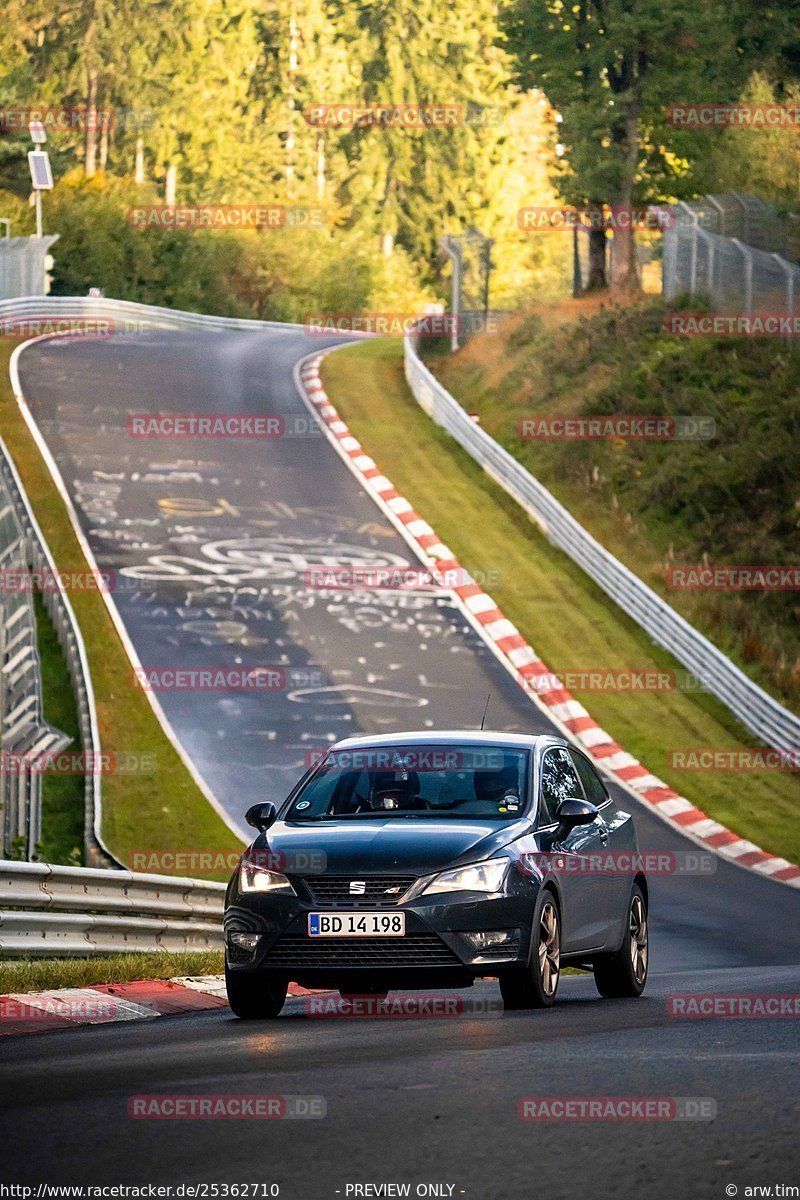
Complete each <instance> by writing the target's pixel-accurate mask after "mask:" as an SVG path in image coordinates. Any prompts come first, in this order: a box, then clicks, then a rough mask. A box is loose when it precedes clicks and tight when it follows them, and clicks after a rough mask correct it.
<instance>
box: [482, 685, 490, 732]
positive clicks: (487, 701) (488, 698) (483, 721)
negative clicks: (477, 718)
mask: <svg viewBox="0 0 800 1200" xmlns="http://www.w3.org/2000/svg"><path fill="white" fill-rule="evenodd" d="M491 698H492V693H491V692H489V695H488V696H487V697H486V708H484V710H483V716H482V717H481V729H483V726H484V723H485V721H486V714H487V712H488V711H489V701H490V700H491Z"/></svg>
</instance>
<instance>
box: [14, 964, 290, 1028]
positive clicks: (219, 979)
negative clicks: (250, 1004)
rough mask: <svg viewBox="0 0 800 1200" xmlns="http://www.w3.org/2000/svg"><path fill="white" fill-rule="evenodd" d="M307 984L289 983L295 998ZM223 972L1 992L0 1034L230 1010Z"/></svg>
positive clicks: (150, 1019)
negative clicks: (211, 1010)
mask: <svg viewBox="0 0 800 1200" xmlns="http://www.w3.org/2000/svg"><path fill="white" fill-rule="evenodd" d="M309 994H310V993H309V989H308V988H302V987H300V986H299V984H295V983H290V984H289V995H290V996H306V995H309ZM227 1006H228V1000H227V996H226V995H225V977H224V976H223V975H195V976H182V977H179V978H177V979H140V980H137V981H135V982H133V983H106V984H99V983H98V984H94V985H93V986H92V987H86V988H58V989H56V990H54V991H48V992H15V993H12V994H10V995H7V996H0V1037H2V1036H4V1035H7V1034H14V1033H45V1032H47V1031H48V1030H53V1029H74V1028H76V1027H78V1026H81V1025H109V1024H111V1023H113V1022H116V1021H152V1020H154V1019H155V1018H156V1017H172V1016H176V1015H178V1014H179V1013H189V1012H201V1011H202V1010H203V1009H209V1008H227Z"/></svg>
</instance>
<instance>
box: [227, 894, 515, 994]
mask: <svg viewBox="0 0 800 1200" xmlns="http://www.w3.org/2000/svg"><path fill="white" fill-rule="evenodd" d="M534 905H535V895H530V894H527V892H522V891H521V890H515V891H514V892H513V893H511V894H489V895H485V894H479V893H464V892H461V893H450V894H447V895H437V896H436V897H435V899H434V898H430V899H427V900H426V899H425V898H424V897H422V896H418V897H417V898H416V899H413V900H411V901H409V902H407V903H405V904H398V905H393V906H391V907H390V908H385V907H382V908H381V909H380V911H382V912H403V913H404V914H405V918H406V932H405V936H404V937H354V938H347V937H342V938H321V937H313V938H312V937H309V935H308V915H309V913H311V912H349V911H371V910H366V909H365V906H364V905H359V906H355V905H353V906H351V907H347V906H346V905H343V904H340V905H337V906H327V905H320V904H318V903H316V904H315V903H311V902H309V901H306V900H305V899H304V898H301V897H295V896H269V897H266V896H258V895H249V894H244V895H243V894H241V893H237V894H236V896H235V897H234V898H232V903H230V904H229V906H228V908H227V909H226V912H225V921H224V927H225V934H226V959H227V962H228V966H229V967H230V968H231V969H232V970H243V971H264V972H270V973H274V974H276V975H280V976H282V977H283V978H285V979H288V980H291V981H292V982H295V983H299V984H301V986H310V987H320V986H321V987H336V986H339V985H340V984H344V985H347V984H348V983H351V984H352V982H353V981H356V980H358V981H364V980H366V981H369V980H375V981H377V980H380V981H382V982H383V983H385V984H386V986H389V987H390V986H392V985H394V986H411V985H412V984H417V985H422V986H436V985H437V984H439V985H441V986H448V985H453V984H455V983H460V984H461V985H462V986H463V985H464V984H468V983H471V982H472V980H473V979H475V978H477V977H480V976H482V975H496V974H497V972H498V970H501V969H504V968H506V969H507V968H509V967H515V966H516V967H519V966H523V965H524V964H526V963H527V961H528V956H529V951H530V937H531V923H532V919H533V909H534ZM376 907H377V906H376ZM499 930H507V931H509V932H510V933H511V934H512V937H511V939H510V945H507V946H506V947H504V948H503V949H502V950H497V949H486V948H484V949H480V948H478V947H476V946H475V944H474V943H473V942H472V941H471V940H470V938H469V937H468V936H467V935H468V934H470V933H477V932H490V931H499ZM234 932H237V933H253V934H258V941H257V944H256V946H255V948H254V949H253V950H252V951H251V950H244V949H242V948H241V947H238V946H236V945H234V944H233V943H232V941H231V938H230V935H231V934H232V933H234Z"/></svg>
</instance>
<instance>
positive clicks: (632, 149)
mask: <svg viewBox="0 0 800 1200" xmlns="http://www.w3.org/2000/svg"><path fill="white" fill-rule="evenodd" d="M785 7H786V8H793V9H795V10H796V5H795V3H794V0H792V2H791V4H788V5H786V6H785ZM772 15H775V20H774V22H773V27H772V30H771V32H766V33H765V32H764V30H763V28H761V27H762V26H764V25H765V24H767V23H768V22H767V20H766V16H767V14H766V13H765V12H764V11H763V10H762V11H761V12H759V14H758V19H759V23H760V24H759V27H758V28H757V27H756V24H755V23H754V20H753V14H751V13H750V12H748V9H747V5H746V3H745V2H744V0H725V2H722V0H691V2H690V0H670V3H668V4H665V3H664V2H663V0H575V2H574V3H568V2H565V0H516V3H515V4H514V5H513V7H512V8H511V10H510V11H509V13H508V16H507V20H506V31H507V35H508V39H509V46H510V48H511V50H512V52H513V54H514V56H515V60H516V75H517V79H518V81H519V82H520V84H521V85H522V86H523V87H530V86H534V85H535V86H538V87H541V88H542V89H543V91H544V92H545V93H546V95H547V96H548V98H549V100H550V101H551V103H552V104H553V105H554V106H555V107H556V108H557V109H558V110H559V112H560V114H561V116H562V125H561V141H562V143H563V145H564V160H563V162H564V166H563V170H562V172H561V174H560V178H559V187H560V190H561V192H562V195H563V196H564V198H565V199H566V200H567V201H568V202H570V203H573V204H576V205H579V206H585V205H592V206H594V205H598V204H599V203H601V202H603V201H604V202H605V203H606V204H608V205H610V206H611V208H612V211H613V209H614V208H619V209H622V210H626V211H630V210H631V208H632V207H633V206H634V205H640V204H644V203H649V202H653V201H659V200H663V199H664V198H667V197H670V196H673V195H675V194H676V192H678V193H679V192H680V188H681V177H682V176H685V175H687V173H688V168H689V161H688V159H687V158H686V156H685V155H682V154H681V153H680V150H681V148H684V149H685V148H686V147H690V148H691V149H692V150H693V151H694V152H702V150H701V144H700V142H699V141H698V139H697V136H694V138H692V135H686V134H682V133H680V132H679V131H676V130H673V129H671V127H670V126H669V125H668V124H667V121H666V115H665V114H666V111H667V108H668V106H669V105H671V104H676V103H681V102H692V101H703V102H706V101H725V100H729V99H731V98H733V97H735V96H736V95H737V94H738V91H739V90H740V88H741V86H742V84H743V82H744V74H745V71H747V70H749V69H752V67H753V65H755V64H754V59H757V60H758V61H763V60H764V59H765V58H767V57H770V56H772V57H774V55H775V52H776V46H778V45H780V44H782V45H787V46H788V45H789V42H790V36H791V34H790V25H789V22H790V15H789V14H788V13H787V12H781V11H780V10H778V12H777V14H772ZM700 136H702V135H700ZM706 146H707V143H706ZM611 284H612V288H613V289H614V290H615V291H617V292H620V293H625V292H630V291H633V290H636V289H637V288H638V279H637V270H636V260H635V244H634V237H633V232H632V230H631V229H630V228H629V227H619V228H617V229H615V231H614V253H613V256H612V279H611Z"/></svg>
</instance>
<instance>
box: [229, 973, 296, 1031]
mask: <svg viewBox="0 0 800 1200" xmlns="http://www.w3.org/2000/svg"><path fill="white" fill-rule="evenodd" d="M225 990H226V991H227V993H228V1004H230V1006H231V1010H232V1011H233V1014H234V1016H236V1017H239V1018H240V1019H241V1020H243V1021H268V1020H270V1019H271V1018H272V1017H277V1015H278V1013H279V1012H280V1011H281V1009H282V1008H283V1006H284V1004H285V1003H286V993H287V991H288V983H286V982H285V981H280V982H276V981H275V980H273V979H270V978H269V977H268V976H267V975H264V974H263V972H261V971H232V970H231V969H230V967H229V966H228V964H227V963H226V964H225Z"/></svg>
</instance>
